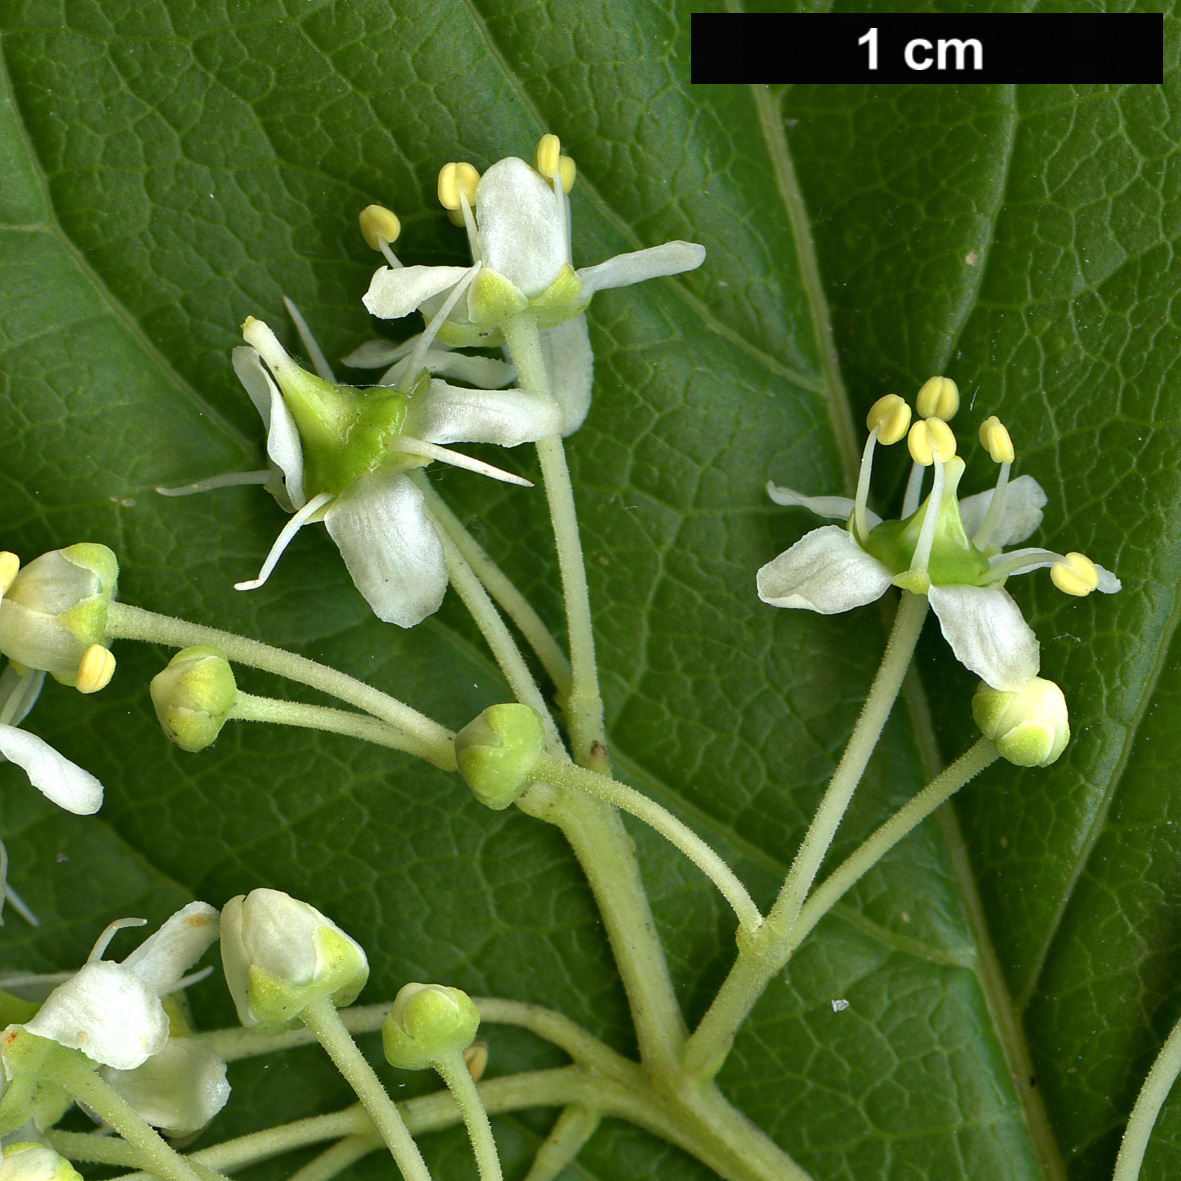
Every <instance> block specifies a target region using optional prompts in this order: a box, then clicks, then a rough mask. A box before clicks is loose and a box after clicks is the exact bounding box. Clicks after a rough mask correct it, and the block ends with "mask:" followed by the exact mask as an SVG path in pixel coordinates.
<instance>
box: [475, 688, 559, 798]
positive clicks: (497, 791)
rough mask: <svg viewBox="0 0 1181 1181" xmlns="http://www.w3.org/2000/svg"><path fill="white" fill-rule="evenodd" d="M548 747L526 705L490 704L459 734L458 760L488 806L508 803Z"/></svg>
mask: <svg viewBox="0 0 1181 1181" xmlns="http://www.w3.org/2000/svg"><path fill="white" fill-rule="evenodd" d="M544 753H545V730H544V728H543V727H542V724H541V718H540V717H538V715H537V711H536V710H533V709H530V708H529V706H527V705H517V704H515V703H514V704H506V705H490V706H489V707H488V708H487V709H486V710H485V711H484V712H483V713H482V714H480V716H479V717H478V718H476V720H475V721H473V722H469V723H468V724H467V725H466V726H464V728H463V729H462V730H460V732H459V733H458V734H456V736H455V761H456V762H457V763H458V764H459V773H460V774H461V775H462V776H463V778H464V781H465V782H466V783H467V785H468V787H470V788H471V789H472V794H473V795H474V796H475V797H476V799H477V800H479V801H480V803H481V804H486V805H487V806H488V807H489V808H494V809H496V810H498V811H499V810H500V809H501V808H507V807H508V806H509V804H511V803H512V802H513V801H514V800H515V799H516V798H517V797H518V796H519V795H520V794H521V793H522V792H523V791H524V790H525V789H526V788H527V787H528V786H529V785H530V783H531V782H532V771H533V768H534V766H536V764H537V760H538V758H539V757H540V756H541V755H543V754H544Z"/></svg>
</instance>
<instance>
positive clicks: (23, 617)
mask: <svg viewBox="0 0 1181 1181" xmlns="http://www.w3.org/2000/svg"><path fill="white" fill-rule="evenodd" d="M118 577H119V562H118V560H117V559H116V557H115V555H114V553H113V552H112V551H111V550H109V549H108V548H107V547H106V546H105V545H96V544H92V543H88V542H84V543H82V544H79V545H71V546H67V547H66V548H65V549H58V550H51V551H50V552H49V553H47V554H42V555H41V556H40V557H39V558H34V559H33V561H31V562H30V563H29V564H28V565H27V566H24V567H22V568H21V569H20V571H19V572H18V573H17V575H16V577H15V578H14V579H13V580H12V583H11V585H10V586H9V587H8V589H7V591H5V593H4V597H3V599H2V600H0V652H3V654H4V655H5V656H7V657H8V659H9V660H11V661H14V662H15V663H16V664H21V665H24V666H25V667H26V668H36V669H44V670H45V671H46V672H47V673H49V674H50V675H51V676H53V677H54V679H55V680H58V681H60V682H61V683H62V684H63V685H73V684H75V683H76V681H77V679H78V666H79V665H80V664H81V662H82V658H83V657H84V656H85V655H86V653H87V650H88V649H89V648H91V647H92V646H93V645H96V644H98V645H103V644H104V643H105V641H106V631H107V612H108V610H109V609H110V606H111V598H112V596H113V595H114V593H115V582H116V580H117V579H118ZM111 671H113V666H112V670H111ZM104 683H105V682H104Z"/></svg>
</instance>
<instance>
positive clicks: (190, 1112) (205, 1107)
mask: <svg viewBox="0 0 1181 1181" xmlns="http://www.w3.org/2000/svg"><path fill="white" fill-rule="evenodd" d="M103 1077H104V1078H105V1079H106V1081H107V1082H108V1083H110V1085H111V1086H112V1087H113V1088H114V1089H115V1090H116V1091H117V1092H118V1093H119V1094H120V1095H122V1096H123V1098H124V1099H126V1100H127V1102H128V1103H130V1104H131V1106H132V1107H133V1108H135V1110H136V1111H137V1112H139V1114H140V1115H142V1116H143V1118H144V1119H146V1120H147V1121H148V1123H150V1124H151V1125H152V1126H153V1127H156V1128H166V1129H168V1131H170V1132H174V1133H175V1132H196V1131H198V1130H199V1129H200V1128H203V1127H204V1126H205V1125H206V1124H207V1123H208V1122H209V1121H210V1120H211V1119H212V1118H213V1117H214V1116H215V1115H217V1113H218V1112H219V1111H221V1109H222V1108H223V1107H224V1106H225V1105H226V1100H227V1099H228V1098H229V1097H230V1084H229V1083H227V1082H226V1064H225V1062H224V1061H223V1060H222V1059H221V1058H220V1057H219V1056H218V1055H217V1054H216V1053H215V1052H214V1051H213V1050H212V1049H211V1048H210V1047H209V1046H207V1045H206V1044H205V1043H204V1042H201V1041H198V1040H197V1039H196V1038H191V1037H170V1038H169V1039H168V1042H167V1044H166V1045H165V1047H164V1049H162V1050H161V1051H160V1052H159V1053H158V1054H155V1055H153V1056H152V1057H151V1058H149V1059H148V1060H147V1062H145V1063H144V1064H143V1065H142V1066H140V1067H138V1068H137V1069H135V1070H105V1071H103Z"/></svg>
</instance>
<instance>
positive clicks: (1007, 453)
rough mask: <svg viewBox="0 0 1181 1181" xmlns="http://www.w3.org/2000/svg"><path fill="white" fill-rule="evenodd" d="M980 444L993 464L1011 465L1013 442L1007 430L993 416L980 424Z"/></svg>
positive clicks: (1013, 453) (1013, 455)
mask: <svg viewBox="0 0 1181 1181" xmlns="http://www.w3.org/2000/svg"><path fill="white" fill-rule="evenodd" d="M980 442H981V444H982V445H983V446H984V448H985V450H986V451H987V452H988V454H989V455H990V456H991V457H992V462H993V463H1012V462H1013V459H1014V457H1015V454H1016V453H1015V452H1014V450H1013V440H1012V439H1011V438H1010V437H1009V432H1008V429H1007V428H1006V427H1005V424H1004V423H1003V422H1001V420H1000V419H999V418H997V416H996V415H995V414H990V415H989V416H988V417H987V418H986V419H985V420H984V421H983V422H982V423H981V424H980Z"/></svg>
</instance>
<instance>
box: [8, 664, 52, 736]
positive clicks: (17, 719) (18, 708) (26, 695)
mask: <svg viewBox="0 0 1181 1181" xmlns="http://www.w3.org/2000/svg"><path fill="white" fill-rule="evenodd" d="M44 684H45V670H44V669H40V668H31V669H28V670H27V671H25V672H23V673H18V672H17V671H16V669H15V668H13V667H12V665H11V664H10V665H9V666H8V667H7V668H6V669H5V670H4V672H3V673H2V674H0V718H3V724H4V725H8V726H19V725H20V724H21V722H23V721H24V720H25V718H27V717H28V716H29V710H31V709H32V708H33V706H34V704H35V703H36V701H37V698H38V696H39V695H40V693H41V686H42V685H44Z"/></svg>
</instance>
